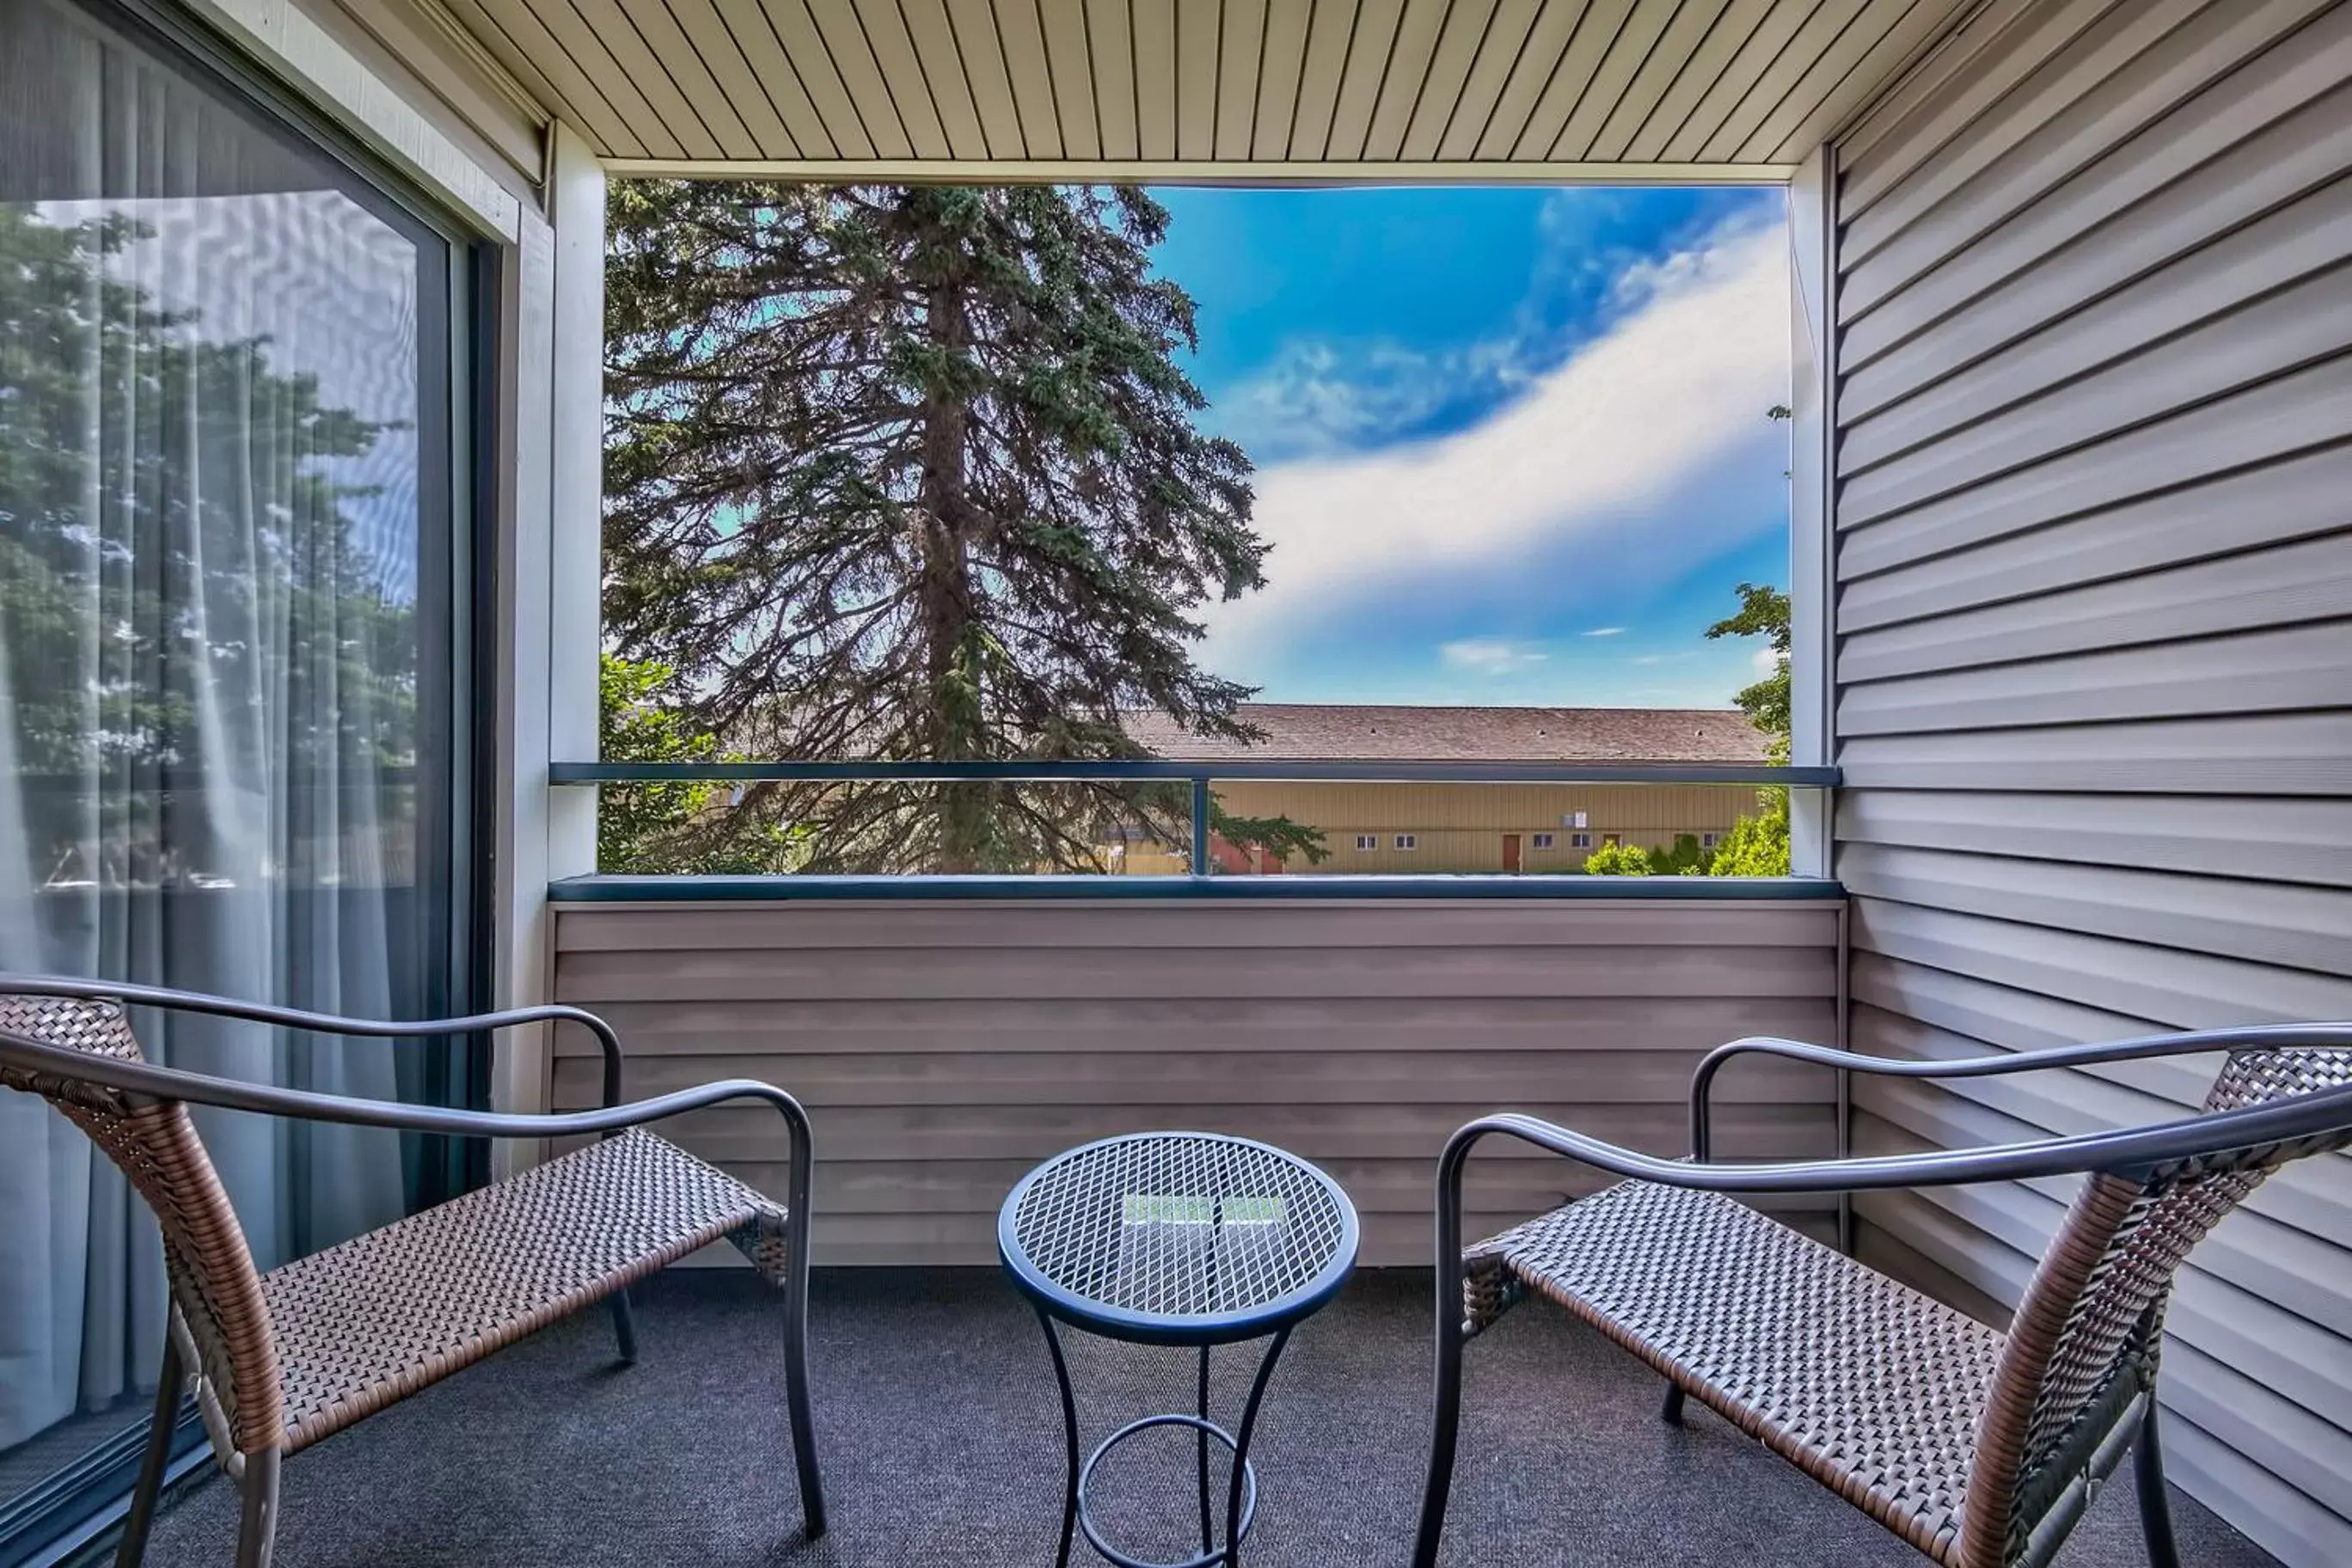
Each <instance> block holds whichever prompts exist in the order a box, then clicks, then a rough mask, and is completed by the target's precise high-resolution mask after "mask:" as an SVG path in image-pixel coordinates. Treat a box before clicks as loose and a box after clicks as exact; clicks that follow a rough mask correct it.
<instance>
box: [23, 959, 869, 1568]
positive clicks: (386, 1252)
mask: <svg viewBox="0 0 2352 1568" xmlns="http://www.w3.org/2000/svg"><path fill="white" fill-rule="evenodd" d="M125 1004H128V1005H137V1006H146V1007H157V1008H166V1009H176V1010H180V1011H184V1012H193V1013H202V1014H208V1015H212V1016H219V1017H226V1018H237V1019H245V1020H248V1021H251V1022H255V1023H261V1024H271V1025H276V1026H281V1027H286V1028H293V1029H303V1030H312V1031H317V1032H320V1033H325V1034H339V1035H345V1036H373V1037H425V1036H448V1035H460V1034H470V1033H473V1032H476V1031H478V1030H489V1029H499V1028H505V1027H508V1026H513V1025H518V1024H527V1023H536V1022H543V1021H551V1020H567V1021H569V1022H572V1023H575V1024H578V1025H580V1026H583V1027H584V1028H586V1029H588V1030H589V1031H590V1032H591V1033H592V1034H593V1035H594V1036H595V1037H596V1039H597V1041H598V1043H599V1044H600V1045H601V1046H602V1047H603V1048H604V1106H603V1109H601V1110H589V1111H580V1112H576V1113H572V1114H569V1115H560V1116H524V1115H506V1114H497V1113H491V1112H483V1111H470V1110H442V1109H436V1108H430V1107H421V1106H413V1105H401V1104H394V1103H389V1102H385V1101H380V1100H353V1099H347V1098H344V1097H341V1096H337V1095H328V1094H317V1093H311V1092H309V1091H306V1090H300V1089H276V1088H271V1087H268V1086H265V1085H258V1084H248V1083H240V1082H236V1081H235V1080H232V1079H220V1078H210V1077H205V1076H203V1075H200V1074H196V1073H191V1072H183V1071H179V1070H176V1069H173V1068H161V1067H157V1066H154V1065H152V1064H151V1063H149V1062H147V1061H146V1060H145V1059H144V1058H143V1057H142V1054H141V1052H140V1049H139V1044H138V1041H137V1039H136V1038H135V1037H133V1036H132V1033H131V1024H130V1020H129V1018H128V1017H127V1016H125V1014H124V1012H123V1006H124V1005H125ZM0 1086H5V1087H6V1088H9V1089H23V1090H26V1091H28V1092H30V1093H34V1094H38V1095H41V1096H43V1097H45V1098H46V1099H47V1100H49V1101H50V1103H52V1104H54V1105H55V1106H56V1107H57V1108H58V1110H60V1111H62V1112H64V1113H65V1115H66V1116H68V1118H70V1119H71V1120H72V1121H74V1123H75V1124H76V1125H77V1126H79V1127H80V1128H81V1130H82V1131H84V1132H86V1133H88V1134H89V1138H90V1141H91V1142H94V1143H95V1144H97V1145H98V1147H99V1148H100V1150H102V1151H103V1152H105V1153H106V1155H107V1157H108V1158H109V1159H110V1160H112V1161H113V1162H114V1163H115V1164H117V1165H118V1166H120V1167H121V1170H122V1173H123V1174H124V1175H125V1176H126V1177H128V1178H129V1180H130V1182H131V1185H132V1186H133V1187H134V1188H136V1189H137V1190H138V1192H139V1194H140V1196H141V1197H142V1198H143V1199H144V1200H145V1201H146V1202H147V1204H148V1205H149V1207H151V1208H152V1210H153V1211H154V1213H155V1217H156V1219H157V1220H158V1221H159V1222H160V1223H161V1225H162V1228H163V1261H164V1268H165V1272H166V1274H167V1275H168V1277H169V1279H170V1285H171V1305H170V1310H169V1313H168V1317H169V1323H170V1330H169V1334H168V1336H167V1338H166V1341H165V1343H164V1347H163V1376H162V1384H161V1386H160V1387H159V1389H158V1390H157V1393H156V1401H155V1422H154V1426H153V1430H152V1435H151V1436H150V1438H149V1441H148V1446H147V1452H146V1458H145V1462H144V1463H143V1465H142V1468H141V1470H140V1475H139V1482H138V1486H137V1489H136V1490H135V1491H134V1493H133V1495H132V1500H131V1512H130V1516H129V1519H128V1521H127V1522H126V1523H125V1525H124V1531H123V1537H122V1542H121V1548H120V1550H119V1552H117V1554H116V1562H117V1563H118V1564H119V1565H123V1568H128V1565H130V1564H135V1563H138V1562H140V1560H141V1559H142V1557H143V1556H144V1554H145V1552H146V1543H147V1533H148V1529H149V1526H150V1525H151V1523H152V1521H153V1516H154V1509H155V1498H156V1492H157V1490H158V1489H159V1488H160V1486H161V1484H162V1481H163V1471H164V1468H165V1465H166V1463H167V1461H168V1459H169V1458H170V1449H171V1437H172V1429H173V1426H174V1424H175V1421H176V1418H177V1415H178V1413H179V1404H180V1399H181V1396H182V1394H183V1393H184V1390H186V1389H187V1388H188V1387H189V1386H190V1385H191V1384H193V1387H194V1393H195V1395H196V1401H197V1406H198V1409H199V1411H200V1412H201V1414H202V1415H203V1417H204V1424H205V1431H206V1433H207V1435H208V1436H210V1438H211V1440H212V1446H213V1451H214V1454H215V1457H216V1458H218V1460H219V1462H220V1465H221V1468H222V1469H224V1470H225V1471H226V1472H227V1474H228V1476H229V1477H230V1479H232V1480H233V1481H235V1482H236V1485H237V1487H238V1490H239V1494H240V1510H241V1518H240V1522H239V1529H238V1538H237V1552H236V1562H237V1564H238V1568H263V1565H265V1564H267V1563H268V1562H269V1559H270V1551H271V1545H272V1542H273V1540H274V1538H275V1536H276V1532H277V1516H278V1465H279V1461H280V1459H281V1458H282V1457H283V1456H285V1455H287V1454H291V1453H294V1452H296V1451H297V1450H299V1449H301V1448H305V1447H310V1445H311V1444H313V1443H315V1442H317V1441H319V1440H320V1438H322V1437H325V1436H330V1435H331V1434H333V1433H335V1432H339V1431H341V1430H342V1428H344V1427H346V1426H350V1425H352V1423H353V1422H355V1421H357V1420H359V1419H360V1418H361V1417H362V1416H364V1415H370V1414H373V1412H375V1411H377V1410H381V1409H383V1407H384V1406H386V1405H391V1404H393V1403H394V1402H396V1401H398V1400H400V1399H402V1398H404V1397H406V1396H407V1395H408V1394H414V1393H415V1392H416V1391H417V1390H419V1389H421V1388H424V1387H425V1386H426V1385H428V1384H433V1383H436V1382H438V1381H439V1380H440V1379H442V1378H444V1377H446V1376H447V1375H449V1374H450V1373H454V1372H456V1371H457V1370H459V1369H460V1368H462V1367H465V1366H468V1365H470V1364H472V1363H475V1362H477V1361H479V1360H481V1359H482V1358H483V1357H484V1356H487V1355H488V1354H489V1353H491V1352H493V1351H496V1350H499V1349H500V1348H502V1347H504V1346H506V1345H509V1344H511V1343H513V1342H515V1341H517V1340H519V1339H521V1338H522V1337H523V1336H525V1335H526V1334H529V1333H531V1332H532V1331H536V1330H538V1329H541V1328H543V1327H545V1326H546V1325H547V1324H549V1323H551V1322H552V1321H555V1320H556V1319H557V1318H560V1317H562V1316H564V1315H565V1314H567V1313H569V1312H571V1311H572V1310H576V1309H578V1308H580V1307H583V1306H586V1305H588V1304H589V1303H591V1302H593V1301H598V1300H604V1301H608V1302H609V1303H610V1304H611V1310H612V1313H613V1321H614V1331H615V1333H616V1335H617V1338H618V1349H619V1354H620V1359H621V1360H622V1361H623V1362H628V1361H630V1360H633V1359H634V1358H635V1332H634V1331H633V1329H632V1327H631V1324H630V1318H629V1311H628V1298H627V1296H626V1295H625V1289H626V1287H627V1286H628V1285H629V1283H630V1282H631V1281H633V1280H635V1279H642V1278H644V1277H645V1276H646V1275H649V1274H651V1273H653V1272H655V1271H656V1269H659V1268H662V1267H663V1266H664V1265H666V1264H668V1263H670V1262H673V1261H675V1260H676V1259H677V1258H682V1257H684V1256H685V1255H686V1254H687V1253H688V1252H691V1251H693V1250H695V1249H696V1248H697V1247H702V1246H704V1245H705V1244H707V1243H709V1242H713V1241H717V1240H719V1239H720V1238H722V1237H724V1238H726V1239H727V1240H730V1241H731V1242H733V1243H734V1244H735V1245H736V1246H737V1247H740V1248H741V1249H742V1251H743V1252H744V1253H745V1254H746V1255H747V1256H748V1257H749V1258H751V1261H752V1263H753V1264H754V1265H755V1266H756V1267H757V1268H759V1269H760V1271H761V1273H762V1274H764V1275H765V1276H766V1277H767V1278H768V1279H771V1280H772V1281H773V1282H774V1283H775V1284H777V1285H778V1286H779V1287H781V1289H782V1296H783V1319H784V1323H783V1327H784V1335H783V1338H784V1344H783V1352H784V1357H783V1359H784V1385H785V1397H786V1404H787V1406H788V1409H789V1413H790V1417H791V1421H792V1434H793V1458H794V1459H795V1461H796V1462H797V1465H798V1468H799V1477H800V1500H801V1511H802V1517H803V1526H804V1528H805V1530H806V1531H807V1533H808V1535H809V1536H810V1537H812V1538H814V1537H815V1536H818V1535H822V1534H823V1533H824V1490H823V1488H822V1486H821V1484H820V1482H819V1479H818V1476H817V1464H816V1449H815V1436H814V1429H813V1427H812V1426H811V1425H810V1419H809V1395H808V1345H807V1322H808V1245H807V1243H808V1199H809V1173H810V1159H811V1152H810V1146H809V1125H808V1117H807V1115H806V1114H805V1113H804V1112H803V1110H801V1107H800V1105H799V1104H798V1103H797V1102H796V1101H795V1100H793V1098H792V1096H790V1095H788V1094H786V1093H785V1092H784V1091H783V1090H782V1089H775V1088H772V1087H771V1086H770V1085H767V1084H763V1083H755V1082H752V1081H750V1080H748V1079H730V1080H729V1081H726V1082H721V1083H712V1084H707V1085H704V1086H703V1087H701V1088H699V1089H686V1090H682V1091H680V1092H678V1093H675V1094H667V1095H663V1096H661V1097H659V1098H657V1099H654V1100H640V1101H637V1102H636V1103H634V1104H628V1105H624V1104H621V1103H620V1089H621V1046H620V1040H619V1037H617V1036H616V1035H615V1034H614V1032H613V1029H612V1027H611V1026H609V1025H607V1024H606V1023H605V1022H604V1020H603V1019H601V1018H598V1017H596V1016H593V1014H589V1013H583V1012H582V1011H581V1010H579V1009H578V1008H575V1007H562V1006H542V1007H522V1008H517V1009H514V1010H512V1011H509V1012H503V1013H491V1014H485V1015H482V1016H477V1017H469V1018H446V1019H437V1020H433V1021H430V1022H420V1023H378V1022H373V1021H369V1020H360V1019H350V1018H336V1017H329V1016H323V1015H319V1014H311V1013H301V1012H297V1011H294V1010H292V1009H289V1008H283V1007H269V1006H260V1005H253V1004H249V1003H244V1002H237V1001H232V1000H229V999H226V998H223V997H217V996H205V995H198V994H192V993H188V992H181V991H169V990H163V989H160V988H157V987H153V986H144V985H123V984H108V983H93V982H89V981H80V980H65V979H56V978H51V977H48V976H38V977H34V976H19V975H8V974H0ZM724 1100H765V1101H766V1102H768V1103H769V1104H770V1105H772V1106H773V1107H775V1109H776V1110H778V1111H780V1112H782V1115H783V1118H784V1121H785V1123H786V1125H787V1126H788V1127H789V1128H790V1130H791V1133H792V1164H791V1174H790V1178H789V1190H788V1194H787V1199H786V1202H785V1203H784V1204H783V1205H777V1204H775V1203H774V1202H772V1201H771V1200H770V1199H768V1198H767V1197H765V1196H763V1195H762V1194H760V1193H758V1192H756V1191H754V1190H752V1189H751V1187H748V1186H746V1185H744V1184H742V1183H740V1182H739V1181H736V1180H735V1179H734V1178H733V1177H731V1176H729V1175H727V1174H725V1173H722V1172H719V1171H718V1170H715V1169H713V1168H712V1167H711V1166H709V1165H707V1164H705V1163H702V1162H701V1161H699V1160H698V1159H696V1158H694V1157H693V1156H692V1155H690V1154H688V1153H687V1152H685V1151H684V1150H682V1149H679V1148H678V1147H677V1146H676V1145H675V1144H672V1143H670V1142H666V1141H664V1140H663V1139H661V1138H659V1137H656V1135H655V1134H653V1133H652V1132H649V1131H646V1130H645V1124H646V1123H647V1122H652V1121H659V1120H660V1119H662V1118H664V1117H668V1116H675V1115H677V1114H678V1113H680V1112H682V1111H686V1110H695V1109H698V1108H699V1107H703V1106H709V1105H716V1104H718V1103H719V1102H721V1101H724ZM189 1105H213V1106H223V1107H227V1108H230V1109H233V1110H253V1111H260V1112H264V1113H266V1114H271V1115H280V1116H291V1117H299V1118H304V1119H307V1120H310V1121H334V1122H344V1123H349V1124H353V1125H358V1126H363V1127H389V1128H395V1129H401V1130H405V1131H420V1132H439V1133H447V1134H451V1135H456V1136H474V1137H490V1138H547V1137H572V1136H578V1135H583V1134H599V1135H602V1136H601V1138H600V1141H599V1142H594V1143H592V1144H589V1145H587V1146H586V1147H584V1148H582V1149H579V1150H577V1151H575V1152H572V1153H569V1154H565V1155H563V1156H562V1157H560V1158H558V1159H555V1160H552V1161H550V1162H548V1163H545V1164H541V1165H537V1166H534V1167H532V1168H530V1169H529V1170H526V1171H524V1172H522V1173H519V1174H517V1175H514V1176H512V1177H509V1178H508V1179H507V1180H505V1181H501V1182H498V1183H495V1184H491V1185H490V1186H488V1187H485V1188H483V1189H481V1190H479V1191H478V1192H473V1193H468V1194H465V1195H464V1196H462V1197H458V1198H455V1199H453V1200H451V1201H450V1202H448V1203H446V1204H443V1205H439V1206H438V1207H436V1208H431V1209H427V1210H425V1212H424V1213H422V1214H418V1215H414V1216H412V1217H410V1218H408V1219H404V1220H401V1221H398V1222H397V1223H395V1224H393V1225H389V1226H384V1227H383V1228H382V1229H380V1230H374V1231H371V1232H369V1233H367V1234H366V1235H364V1236H361V1237H355V1238H353V1239H352V1240H350V1241H347V1242H344V1243H342V1244H341V1245H340V1246H336V1247H328V1248H327V1249H326V1250H324V1251H322V1252H318V1253H314V1254H312V1255H311V1256H310V1257H308V1258H299V1259H297V1260H296V1261H294V1262H292V1263H289V1264H287V1265H286V1266H285V1267H283V1268H275V1269H272V1270H270V1271H269V1272H268V1273H267V1274H264V1273H261V1272H259V1271H258V1270H257V1269H256V1268H254V1264H253V1258H252V1255H251V1254H250V1253H249V1252H248V1251H247V1247H246V1242H245V1235H244V1232H243V1231H242V1230H241V1229H240V1228H239V1226H238V1225H237V1219H236V1214H235V1213H234V1212H232V1210H231V1209H230V1207H229V1202H228V1197H227V1194H226V1193H225V1192H224V1191H223V1190H222V1187H221V1184H220V1181H219V1179H218V1177H217V1176H215V1173H214V1171H213V1165H212V1162H211V1161H210V1160H209V1159H208V1158H207V1157H206V1156H205V1149H204V1145H203V1143H202V1142H200V1141H199V1140H198V1138H197V1136H196V1131H195V1128H194V1124H193V1122H192V1121H190V1119H189V1116H188V1111H187V1107H188V1106H189Z"/></svg>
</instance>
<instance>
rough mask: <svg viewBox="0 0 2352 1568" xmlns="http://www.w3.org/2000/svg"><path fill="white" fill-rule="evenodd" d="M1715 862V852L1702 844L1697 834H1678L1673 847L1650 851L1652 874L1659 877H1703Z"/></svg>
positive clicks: (1665, 846) (1661, 846)
mask: <svg viewBox="0 0 2352 1568" xmlns="http://www.w3.org/2000/svg"><path fill="white" fill-rule="evenodd" d="M1714 862H1715V851H1714V850H1713V849H1710V848H1708V847H1706V845H1704V844H1701V843H1700V842H1699V841H1698V835H1697V834H1696V833H1678V834H1676V835H1675V841H1674V843H1673V844H1672V845H1671V846H1667V845H1660V846H1658V847H1654V848H1653V849H1652V850H1651V851H1650V872H1651V875H1653V876H1657V877H1703V876H1705V875H1706V872H1707V868H1708V867H1710V866H1711V865H1713V864H1714Z"/></svg>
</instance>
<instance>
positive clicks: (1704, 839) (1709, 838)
mask: <svg viewBox="0 0 2352 1568" xmlns="http://www.w3.org/2000/svg"><path fill="white" fill-rule="evenodd" d="M1720 837H1723V835H1721V834H1720V833H1702V834H1700V835H1699V836H1698V841H1699V844H1700V846H1701V847H1704V848H1707V849H1712V848H1714V847H1715V842H1716V840H1717V839H1718V838H1720Z"/></svg>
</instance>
